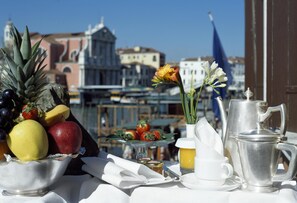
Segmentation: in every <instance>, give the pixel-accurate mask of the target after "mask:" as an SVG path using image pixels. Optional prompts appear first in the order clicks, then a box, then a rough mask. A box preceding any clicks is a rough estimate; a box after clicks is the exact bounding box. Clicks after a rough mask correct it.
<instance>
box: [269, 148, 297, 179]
mask: <svg viewBox="0 0 297 203" xmlns="http://www.w3.org/2000/svg"><path fill="white" fill-rule="evenodd" d="M276 148H277V149H279V150H288V151H290V152H291V154H292V155H291V161H290V164H289V168H288V171H287V172H286V173H285V174H276V175H275V176H273V177H272V181H273V182H282V181H286V180H292V178H293V177H294V176H295V174H296V166H297V165H296V158H297V147H296V146H295V145H294V144H290V143H278V144H277V145H276Z"/></svg>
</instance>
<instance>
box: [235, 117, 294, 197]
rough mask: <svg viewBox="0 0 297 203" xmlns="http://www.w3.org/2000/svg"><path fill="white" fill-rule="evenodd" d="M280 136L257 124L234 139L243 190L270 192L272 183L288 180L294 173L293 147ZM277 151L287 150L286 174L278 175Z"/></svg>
mask: <svg viewBox="0 0 297 203" xmlns="http://www.w3.org/2000/svg"><path fill="white" fill-rule="evenodd" d="M282 139H283V136H282V135H281V134H276V133H274V132H272V131H269V130H267V129H263V127H262V126H261V123H260V126H259V127H258V128H257V129H256V130H252V131H250V132H247V133H241V134H240V135H239V136H238V137H237V138H236V140H237V144H238V150H239V155H240V160H241V166H242V169H243V177H244V180H245V183H246V184H247V187H246V188H245V189H246V190H249V191H255V192H273V191H275V190H277V187H274V185H275V184H274V183H277V182H282V181H286V180H292V178H293V177H294V176H295V175H296V164H295V163H296V162H295V161H296V156H297V147H296V146H295V145H294V144H290V143H284V142H282ZM281 150H287V151H290V152H291V155H292V156H291V157H292V159H291V161H290V165H289V168H288V171H287V172H286V173H284V174H283V173H282V174H278V173H277V167H278V159H279V157H280V152H281Z"/></svg>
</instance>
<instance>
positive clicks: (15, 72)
mask: <svg viewBox="0 0 297 203" xmlns="http://www.w3.org/2000/svg"><path fill="white" fill-rule="evenodd" d="M11 34H12V35H13V58H12V57H11V56H9V54H8V53H7V52H6V51H5V50H4V49H1V51H2V53H3V56H4V59H5V61H6V63H7V66H5V65H2V68H3V70H4V72H5V73H4V74H2V76H1V77H2V78H1V83H2V84H1V85H0V87H1V90H2V91H3V90H4V89H12V90H14V91H15V93H16V94H17V95H18V96H19V98H20V99H21V103H22V104H27V103H29V102H32V103H36V102H37V100H38V99H39V97H40V96H41V93H42V91H43V90H44V87H45V86H46V85H47V80H46V75H45V73H44V71H43V69H44V68H45V66H46V65H42V63H43V62H44V59H45V58H46V56H45V51H44V52H42V53H40V51H39V49H38V48H39V45H40V43H41V40H40V41H38V42H37V43H36V44H34V46H31V40H30V34H29V30H28V27H27V26H26V29H25V32H24V34H23V36H22V37H21V35H20V33H19V32H18V30H17V29H16V27H14V26H13V29H12V31H11Z"/></svg>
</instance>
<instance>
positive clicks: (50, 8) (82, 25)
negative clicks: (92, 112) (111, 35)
mask: <svg viewBox="0 0 297 203" xmlns="http://www.w3.org/2000/svg"><path fill="white" fill-rule="evenodd" d="M208 11H211V12H212V15H213V17H214V21H215V25H216V28H217V31H218V33H219V36H220V38H221V42H222V44H223V47H224V49H225V52H226V55H227V56H244V0H146V1H145V0H27V1H24V0H9V1H2V2H1V11H0V26H1V27H2V28H4V26H5V24H6V22H7V20H8V19H9V18H10V19H11V20H12V21H13V23H14V24H15V26H16V27H17V28H18V29H19V30H20V31H21V32H23V30H24V28H25V25H28V27H29V30H30V31H32V32H39V33H42V34H48V33H60V32H84V31H85V30H87V28H88V25H92V27H93V26H94V25H95V24H97V23H99V22H100V18H101V16H103V17H104V23H105V25H106V26H107V27H108V28H109V29H110V30H111V31H112V30H115V34H116V37H117V41H116V48H120V47H132V46H137V45H139V46H145V47H151V48H155V49H157V50H159V51H161V52H164V53H165V54H166V59H167V61H180V59H181V58H187V57H198V56H207V55H208V56H209V55H212V38H213V28H212V25H211V23H210V21H209V18H208ZM0 37H1V39H3V29H2V32H0ZM1 42H2V40H1ZM1 44H2V43H1Z"/></svg>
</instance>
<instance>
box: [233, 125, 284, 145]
mask: <svg viewBox="0 0 297 203" xmlns="http://www.w3.org/2000/svg"><path fill="white" fill-rule="evenodd" d="M281 138H282V136H281V135H280V134H277V133H275V132H273V131H271V130H268V129H262V128H260V129H254V130H251V131H248V132H244V133H240V134H239V136H238V139H239V140H246V141H256V142H277V141H280V140H281Z"/></svg>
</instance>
